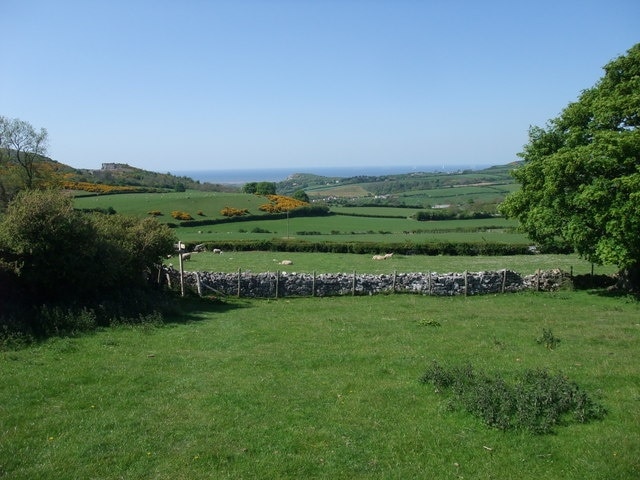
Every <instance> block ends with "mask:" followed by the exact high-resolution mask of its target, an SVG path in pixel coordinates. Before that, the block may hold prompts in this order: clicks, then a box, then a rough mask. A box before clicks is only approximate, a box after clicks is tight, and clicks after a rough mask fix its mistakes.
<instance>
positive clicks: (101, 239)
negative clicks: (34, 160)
mask: <svg viewBox="0 0 640 480" xmlns="http://www.w3.org/2000/svg"><path fill="white" fill-rule="evenodd" d="M174 241H175V239H174V236H173V233H172V232H171V230H170V229H169V228H167V227H166V226H165V225H162V224H160V223H158V222H157V221H156V220H155V219H153V218H144V219H136V218H134V217H125V216H121V215H118V214H103V213H98V212H94V213H85V212H79V211H77V210H74V208H73V201H72V199H71V198H69V197H68V196H66V195H64V194H62V193H60V192H59V191H53V190H25V191H22V192H20V193H19V194H18V195H17V196H16V198H15V199H14V200H13V201H12V202H11V203H10V204H9V207H8V209H7V211H6V213H5V215H4V218H3V219H2V222H1V223H0V259H2V261H1V263H0V283H1V285H0V287H2V288H0V299H1V300H2V304H3V305H4V308H3V310H2V311H1V312H0V324H1V325H3V326H4V327H6V329H10V330H17V331H21V332H24V333H25V334H26V335H33V336H43V335H44V336H46V335H49V334H60V333H62V332H69V331H74V330H86V329H87V328H89V327H90V326H96V325H104V324H107V323H110V322H111V321H113V320H114V319H117V318H125V317H126V318H135V317H138V316H139V315H141V314H143V315H144V314H148V313H150V312H153V311H158V310H160V309H161V308H162V306H163V305H166V304H167V302H166V301H165V300H162V299H160V295H159V294H158V293H157V292H153V291H152V290H151V288H150V287H149V283H148V282H147V281H146V280H145V277H144V275H143V274H144V273H145V272H147V275H148V276H149V275H154V274H153V271H154V270H155V271H156V272H157V267H156V266H157V265H159V264H160V263H161V259H162V258H163V257H164V256H165V255H166V254H167V253H170V252H172V251H173V243H174Z"/></svg>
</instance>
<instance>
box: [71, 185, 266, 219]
mask: <svg viewBox="0 0 640 480" xmlns="http://www.w3.org/2000/svg"><path fill="white" fill-rule="evenodd" d="M265 203H267V200H266V199H265V198H264V197H258V196H256V195H248V194H243V193H220V192H201V191H197V190H187V191H186V192H170V193H127V194H118V195H96V196H87V197H77V198H76V199H75V206H76V208H105V209H106V208H109V207H113V209H114V210H115V211H116V212H118V213H121V214H123V215H134V216H137V217H147V216H149V212H150V211H153V210H158V211H160V212H161V213H162V216H159V217H157V218H158V220H159V221H161V222H174V221H175V220H174V219H173V218H171V212H172V211H174V210H178V211H181V212H187V213H188V214H190V215H191V216H192V217H193V219H194V220H206V219H217V218H224V217H223V216H222V215H221V214H220V210H222V209H223V208H224V207H234V208H238V209H243V208H246V209H248V210H249V213H251V214H252V215H261V214H262V213H263V212H262V211H260V210H258V207H260V205H263V204H265ZM199 211H202V213H203V214H204V216H200V215H198V212H199Z"/></svg>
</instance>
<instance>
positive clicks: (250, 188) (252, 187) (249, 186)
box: [242, 182, 258, 194]
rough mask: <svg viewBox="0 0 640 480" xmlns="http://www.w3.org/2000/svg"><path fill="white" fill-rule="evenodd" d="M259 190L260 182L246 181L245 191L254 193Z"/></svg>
mask: <svg viewBox="0 0 640 480" xmlns="http://www.w3.org/2000/svg"><path fill="white" fill-rule="evenodd" d="M257 190H258V182H249V183H245V184H244V186H243V187H242V191H243V192H244V193H250V194H254V193H256V191H257Z"/></svg>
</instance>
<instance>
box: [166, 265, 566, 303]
mask: <svg viewBox="0 0 640 480" xmlns="http://www.w3.org/2000/svg"><path fill="white" fill-rule="evenodd" d="M166 273H167V276H168V278H169V279H170V283H171V284H172V286H173V287H176V286H179V284H180V273H179V272H178V271H176V270H173V269H168V270H167V271H166ZM570 282H571V280H570V276H569V274H567V273H565V272H562V271H560V270H548V271H542V272H539V273H537V274H533V275H526V276H522V275H520V274H518V273H516V272H513V271H510V270H499V271H494V272H464V273H444V274H443V273H436V272H428V273H392V274H388V275H370V274H356V273H331V274H327V273H325V274H318V275H316V274H314V273H288V272H267V273H250V272H246V273H245V272H241V271H238V272H235V273H219V272H184V285H185V288H188V289H190V290H193V291H196V292H198V293H200V294H203V295H204V294H209V293H214V294H218V295H230V296H239V297H253V298H280V297H310V296H316V297H328V296H337V295H375V294H380V293H415V294H420V295H439V296H452V295H485V294H492V293H493V294H495V293H506V292H518V291H522V290H540V291H553V290H557V289H559V288H560V287H562V286H563V285H567V284H568V283H570Z"/></svg>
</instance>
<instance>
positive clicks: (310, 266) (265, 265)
mask: <svg viewBox="0 0 640 480" xmlns="http://www.w3.org/2000/svg"><path fill="white" fill-rule="evenodd" d="M282 260H291V261H292V262H293V264H292V265H289V266H283V265H280V264H279V262H281V261H282ZM166 263H167V264H169V263H170V264H172V265H173V266H174V267H176V268H178V259H177V257H175V256H174V257H173V258H170V259H167V261H166ZM184 268H185V270H189V271H214V272H227V273H229V272H237V271H238V269H241V270H242V271H245V272H246V271H251V272H275V271H276V270H287V271H294V272H299V273H312V272H316V273H339V272H346V273H351V272H353V271H356V272H359V273H371V274H377V275H381V274H392V273H393V272H394V271H395V272H398V273H406V272H439V273H446V272H464V271H465V270H466V271H470V272H479V271H496V270H501V269H503V268H506V269H509V270H513V271H515V272H518V273H520V274H523V275H529V274H533V273H535V272H536V270H538V269H541V270H551V269H555V268H559V269H561V270H564V271H565V272H571V271H572V272H573V273H574V274H575V275H586V274H590V273H591V268H592V265H591V263H589V262H587V261H586V260H584V259H581V258H579V257H578V256H577V255H513V256H473V257H470V256H443V255H437V256H428V255H398V254H395V255H393V257H391V258H390V259H388V260H384V261H376V260H372V258H371V255H356V254H340V253H297V252H223V253H222V255H217V254H213V253H211V252H203V253H194V254H192V255H191V259H190V260H189V261H187V262H184ZM593 273H594V274H596V275H599V274H603V275H609V274H612V273H615V268H614V267H611V266H594V267H593Z"/></svg>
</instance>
